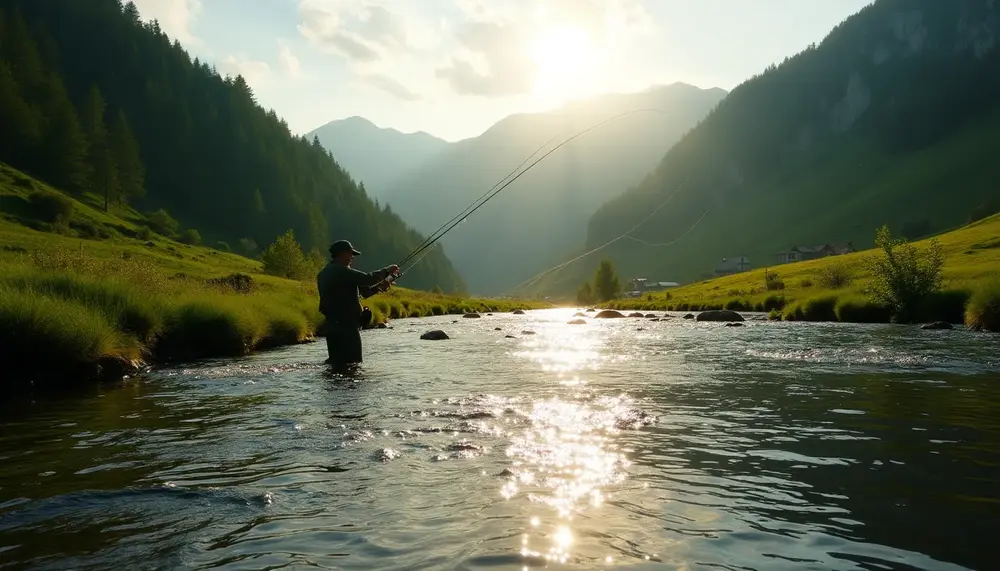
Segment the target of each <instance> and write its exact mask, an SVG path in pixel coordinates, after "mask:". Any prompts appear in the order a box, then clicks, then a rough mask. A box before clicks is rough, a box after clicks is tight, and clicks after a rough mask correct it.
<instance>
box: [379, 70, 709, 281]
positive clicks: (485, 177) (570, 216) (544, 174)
mask: <svg viewBox="0 0 1000 571" xmlns="http://www.w3.org/2000/svg"><path fill="white" fill-rule="evenodd" d="M724 96H725V91H723V90H721V89H699V88H696V87H693V86H690V85H684V84H674V85H668V86H661V87H656V88H653V89H650V90H648V91H644V92H639V93H630V94H614V95H604V96H600V97H596V98H593V99H591V100H583V101H577V102H572V103H570V104H567V105H566V106H564V107H563V108H561V109H557V110H555V111H552V112H544V113H531V114H519V115H513V116H510V117H507V118H505V119H503V120H502V121H500V122H498V123H497V124H496V125H494V126H492V127H491V128H490V129H488V130H487V131H486V132H485V133H483V134H482V135H480V136H478V137H475V138H472V139H467V140H464V141H461V142H458V143H455V144H453V145H451V146H450V147H449V149H448V150H447V151H445V152H444V153H442V154H441V155H439V156H437V157H436V158H435V159H433V160H432V161H430V162H429V163H427V164H426V165H425V166H424V167H422V168H420V169H417V170H415V171H412V172H409V173H406V175H405V176H403V177H402V178H401V179H400V180H399V181H398V183H397V184H396V185H394V186H393V187H392V188H389V189H386V190H385V191H384V192H381V191H379V196H383V197H384V201H383V203H384V202H385V201H388V203H389V205H390V206H391V207H392V209H393V211H395V212H396V213H397V214H399V215H400V216H401V217H403V218H404V219H405V220H407V221H408V222H409V223H410V224H412V225H413V226H414V227H415V228H416V229H417V230H419V231H421V232H426V233H429V232H433V231H434V230H436V229H437V228H438V227H439V226H440V225H441V224H444V223H445V222H447V221H448V220H449V219H450V218H452V217H453V216H454V215H456V214H458V213H459V212H461V211H462V209H464V208H465V207H466V206H467V205H469V204H471V203H472V202H473V201H475V200H477V199H478V198H479V197H480V196H482V195H483V194H485V193H487V192H488V191H489V190H490V189H491V188H493V187H494V185H497V184H498V183H499V182H500V181H502V180H503V179H504V178H505V177H506V176H507V175H508V173H510V172H511V171H513V170H515V169H516V168H518V166H519V165H522V163H524V161H525V159H527V158H528V157H529V156H531V155H532V153H536V151H537V154H535V155H534V156H531V161H534V160H535V159H538V158H540V157H541V156H542V155H543V154H545V153H546V152H547V151H550V150H551V149H553V148H554V147H555V146H557V145H558V144H559V143H561V142H562V141H564V140H565V139H567V138H569V137H571V136H573V135H575V134H577V133H579V132H580V131H583V130H584V129H587V128H589V127H593V126H594V125H597V124H598V123H600V122H602V121H605V120H607V119H610V118H612V117H617V116H619V115H621V114H623V113H626V112H629V111H634V110H637V109H645V110H648V109H656V110H659V112H650V111H645V112H640V113H635V114H632V115H627V116H625V117H622V118H619V119H616V120H615V121H613V122H610V123H607V124H605V125H602V126H601V127H600V128H597V129H594V130H593V131H591V132H589V133H587V134H586V135H584V136H582V137H580V138H578V139H576V140H574V141H572V142H570V143H568V144H567V145H565V146H564V147H562V148H560V149H559V150H558V151H556V152H554V153H552V154H551V155H549V156H548V157H546V158H545V159H544V161H542V162H540V163H538V165H537V166H535V167H533V168H532V170H531V171H530V172H528V173H526V174H525V175H524V176H522V177H520V178H518V179H517V180H516V181H515V182H513V183H512V184H511V185H510V186H508V187H507V188H505V189H504V190H503V192H502V193H500V194H498V195H497V196H496V197H495V198H493V199H492V200H491V201H490V203H489V204H487V205H486V206H484V207H483V208H482V209H481V210H479V211H477V212H476V213H475V214H473V215H472V216H470V217H469V218H468V219H467V220H466V221H465V222H464V223H462V224H461V225H459V226H456V227H455V229H454V230H453V231H452V232H451V233H449V234H448V235H447V236H445V237H444V238H443V239H442V241H441V242H442V244H444V247H445V250H446V251H447V252H448V257H449V259H451V260H452V262H454V264H455V267H456V269H457V270H458V272H459V273H460V274H461V275H462V277H463V279H464V281H465V283H466V284H468V288H469V291H471V292H475V293H481V294H489V295H495V294H498V293H500V292H502V291H504V290H505V289H506V288H508V287H510V286H512V285H514V284H516V283H517V282H519V281H521V280H524V279H526V278H528V277H529V276H531V275H532V274H533V273H535V272H538V271H539V270H541V269H543V268H544V267H545V264H547V263H549V261H550V260H551V259H552V257H553V256H557V255H559V254H561V253H562V252H564V251H566V250H567V249H569V248H571V247H572V246H573V245H575V244H579V243H581V242H582V241H583V240H584V238H585V236H586V233H585V224H586V221H587V219H588V218H589V217H590V216H591V215H592V214H593V212H594V209H596V208H597V207H598V206H600V205H601V204H602V203H603V202H604V201H606V200H607V199H608V198H610V197H612V196H614V195H615V194H617V193H619V192H621V190H622V189H623V188H625V187H627V186H630V185H635V184H638V183H639V182H640V181H641V180H642V178H643V176H645V174H646V173H647V172H649V170H650V169H651V168H653V166H655V165H656V163H657V162H658V161H659V160H660V158H661V157H662V156H663V153H665V152H666V151H667V149H669V148H670V146H671V145H673V144H674V143H675V142H676V141H677V140H679V139H680V137H681V136H682V135H683V134H684V133H685V131H687V130H688V129H690V128H691V127H693V126H694V125H695V124H697V122H698V121H699V120H701V119H702V118H704V117H705V116H706V115H707V114H708V112H709V111H710V110H711V109H712V108H713V107H714V106H715V105H716V104H718V102H719V101H720V100H721V99H722V98H723V97H724ZM553 138H554V140H552V141H551V142H550V143H548V145H546V142H548V141H550V139H553ZM540 147H544V148H542V150H541V151H538V149H539V148H540ZM529 163H530V161H529ZM523 166H524V167H527V164H524V165H523Z"/></svg>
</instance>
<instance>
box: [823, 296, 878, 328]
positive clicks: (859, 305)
mask: <svg viewBox="0 0 1000 571" xmlns="http://www.w3.org/2000/svg"><path fill="white" fill-rule="evenodd" d="M833 311H834V313H835V314H836V318H837V321H843V322H847V323H885V322H887V321H889V318H890V317H891V314H892V312H891V311H890V310H889V308H888V307H886V306H884V305H882V304H880V303H878V302H875V301H873V300H872V299H871V298H868V297H867V296H863V295H847V296H843V297H839V298H837V303H836V305H835V306H834V309H833Z"/></svg>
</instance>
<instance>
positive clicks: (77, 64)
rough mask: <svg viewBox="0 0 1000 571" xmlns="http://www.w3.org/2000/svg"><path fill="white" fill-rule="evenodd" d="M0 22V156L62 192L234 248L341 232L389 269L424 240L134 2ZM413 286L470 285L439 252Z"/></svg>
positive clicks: (11, 16) (38, 5)
mask: <svg viewBox="0 0 1000 571" xmlns="http://www.w3.org/2000/svg"><path fill="white" fill-rule="evenodd" d="M9 7H15V8H16V10H14V9H9ZM0 22H2V24H0V125H3V128H2V131H3V134H2V135H0V161H2V162H7V163H10V164H12V165H14V166H16V167H17V168H19V169H21V170H25V171H29V172H32V173H33V174H34V175H35V176H37V177H38V178H40V179H42V180H44V181H45V182H47V183H49V184H52V185H53V186H56V187H58V188H59V189H60V190H63V191H66V192H72V193H80V192H84V191H88V190H89V191H96V192H97V193H98V194H99V195H101V196H102V197H103V198H104V202H105V210H106V211H107V209H108V208H109V207H110V206H111V205H112V204H116V203H117V204H120V205H125V204H126V203H133V204H134V205H135V206H137V207H139V208H140V209H141V210H144V211H148V210H155V209H163V210H164V211H169V212H170V213H171V215H172V216H173V217H176V218H177V220H179V221H181V222H183V226H184V227H193V228H198V229H200V230H201V231H202V232H204V233H206V235H207V234H210V235H212V236H213V238H214V239H220V240H226V241H228V242H230V243H235V242H236V241H238V240H240V239H242V238H247V239H251V240H253V241H255V242H256V243H261V244H266V243H270V242H272V241H273V240H274V239H275V238H277V237H278V236H279V235H280V234H282V233H283V232H284V231H285V230H287V229H289V228H292V229H294V230H295V232H296V235H298V236H300V238H301V239H302V240H303V244H304V246H305V248H306V250H307V251H308V250H311V249H313V248H319V249H320V250H325V248H326V247H327V246H329V242H330V240H331V238H330V237H331V234H332V233H333V232H334V230H335V231H336V233H337V234H338V235H343V236H346V237H349V238H350V239H351V240H352V241H353V242H354V243H355V244H358V245H359V246H360V247H362V248H363V249H364V250H365V254H366V257H365V260H366V261H368V260H371V261H372V262H373V263H375V264H377V265H384V264H388V263H390V262H391V261H393V260H399V259H401V258H402V257H404V256H405V255H406V254H408V253H409V252H410V251H411V250H412V249H413V248H414V247H416V246H417V245H418V244H420V243H421V242H423V240H424V237H423V236H422V235H420V234H419V233H418V232H416V231H414V230H413V229H412V228H410V227H409V226H407V225H406V224H405V223H404V222H403V220H401V219H400V218H399V217H398V216H397V215H395V214H394V213H393V212H391V211H389V210H382V209H380V208H378V207H376V206H375V204H374V203H373V202H372V201H371V200H370V199H369V197H368V196H366V195H365V194H364V193H363V192H362V191H361V189H360V188H359V187H358V185H357V184H355V182H354V181H352V180H351V178H350V176H349V175H348V173H347V172H346V171H345V170H344V169H343V168H341V166H340V165H339V164H337V162H336V161H335V160H334V158H333V157H332V156H331V155H330V153H329V152H328V151H326V150H325V149H324V148H323V147H322V146H321V145H320V144H319V143H318V142H317V141H316V140H315V139H314V140H307V139H306V138H305V137H302V136H297V135H295V134H293V133H292V131H291V129H290V128H289V127H288V124H287V123H286V122H285V121H284V120H282V119H281V118H280V117H278V116H277V114H276V113H274V112H273V111H269V110H266V109H264V108H263V107H261V106H260V105H259V104H258V103H257V101H256V99H255V97H254V94H253V91H252V90H251V89H250V87H249V86H248V85H247V82H246V80H245V79H244V78H243V77H241V76H239V75H237V76H235V77H228V76H227V77H223V76H222V75H220V74H219V73H218V71H216V70H215V69H214V68H213V67H212V66H211V65H210V64H208V63H206V62H202V61H200V60H198V59H197V58H193V57H192V56H191V55H190V54H188V53H187V52H186V51H185V50H184V49H183V47H182V46H181V45H180V44H179V43H176V42H174V41H172V40H171V39H170V38H168V37H167V35H166V34H165V33H164V32H163V31H162V30H161V28H160V27H159V25H158V24H157V23H156V22H155V21H143V19H142V18H138V17H137V10H136V9H135V7H134V6H132V5H130V4H127V3H125V4H123V3H122V2H115V1H112V0H95V1H93V2H89V1H88V2H25V1H14V0H12V1H8V2H2V3H0ZM68 22H72V25H68V24H67V23H68ZM151 62H152V63H151ZM74 102H76V104H77V105H74ZM157 231H158V232H163V233H164V235H168V236H172V235H174V234H175V233H176V229H173V230H170V229H166V228H164V227H163V226H162V225H161V227H160V228H159V229H157ZM248 253H249V252H248ZM407 283H410V284H413V285H415V286H417V287H427V288H430V287H433V286H434V285H436V284H441V285H442V287H444V289H446V290H448V291H458V290H461V289H462V288H463V287H464V283H463V281H462V279H461V277H460V276H459V275H458V273H457V272H456V271H455V269H454V267H453V266H452V265H451V262H450V261H449V260H448V258H447V257H446V256H445V255H444V253H443V251H442V250H441V249H440V248H438V249H435V250H434V251H432V252H430V253H428V255H427V257H426V258H424V259H423V261H422V262H421V263H420V264H419V265H417V266H416V267H415V268H413V269H412V270H411V271H409V272H408V274H407Z"/></svg>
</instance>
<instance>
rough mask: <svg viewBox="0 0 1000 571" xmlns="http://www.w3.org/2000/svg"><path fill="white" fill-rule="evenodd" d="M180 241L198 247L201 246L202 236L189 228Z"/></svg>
mask: <svg viewBox="0 0 1000 571" xmlns="http://www.w3.org/2000/svg"><path fill="white" fill-rule="evenodd" d="M180 241H181V242H183V243H185V244H190V245H192V246H197V245H198V244H201V234H199V233H198V231H197V230H195V229H194V228H188V229H187V230H185V231H184V233H183V234H181V240H180Z"/></svg>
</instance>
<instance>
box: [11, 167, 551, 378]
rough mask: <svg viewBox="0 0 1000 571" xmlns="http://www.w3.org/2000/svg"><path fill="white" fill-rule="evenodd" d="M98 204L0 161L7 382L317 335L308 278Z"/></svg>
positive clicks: (415, 296) (429, 310)
mask: <svg viewBox="0 0 1000 571" xmlns="http://www.w3.org/2000/svg"><path fill="white" fill-rule="evenodd" d="M40 198H43V199H44V200H40ZM53 203H58V204H61V205H63V206H65V205H66V204H68V205H69V208H68V209H63V208H62V207H60V208H52V207H51V205H52V204H53ZM100 204H101V200H100V198H99V197H96V196H92V195H81V196H79V197H70V196H68V195H65V194H63V193H60V192H58V191H56V190H54V189H52V188H51V187H49V186H47V185H45V184H44V183H41V182H39V181H38V180H36V179H33V178H31V177H29V176H27V175H26V174H24V173H23V172H20V171H18V170H16V169H13V168H11V167H9V166H7V165H4V164H2V163H0V361H2V362H3V363H4V369H5V371H6V374H5V375H4V379H5V382H6V383H10V386H17V385H20V384H22V383H25V382H28V381H36V382H39V383H42V384H47V383H63V382H68V383H75V382H79V381H81V380H83V379H89V378H95V377H96V378H102V377H103V378H107V377H111V378H118V377H120V376H121V375H122V374H125V373H127V372H130V371H134V370H136V368H137V367H140V366H141V365H142V364H143V363H144V362H160V361H171V360H185V359H196V358H203V357H221V356H237V355H244V354H247V353H249V352H252V351H255V350H259V349H265V348H268V347H274V346H277V345H284V344H290V343H298V342H305V341H309V340H312V339H313V338H314V337H315V336H316V335H317V334H320V333H321V331H322V325H323V323H322V316H321V315H320V314H319V312H318V310H317V296H316V289H315V284H314V282H313V281H312V280H311V279H306V280H304V281H295V280H289V279H284V278H279V277H275V276H271V275H266V274H264V273H263V272H262V266H261V263H260V262H259V261H257V260H253V259H248V258H245V257H242V256H238V255H235V254H232V253H229V252H224V251H220V250H217V249H211V248H206V247H202V246H196V245H190V244H182V243H180V242H177V241H175V240H173V239H171V238H167V237H164V236H162V235H159V234H157V233H155V232H152V231H150V230H149V228H148V226H147V223H148V221H147V220H145V219H144V218H143V217H142V216H141V215H140V214H139V213H137V212H135V211H132V210H123V211H121V215H120V216H119V215H117V214H116V213H115V212H114V211H112V212H111V213H105V212H103V211H101V210H99V209H98V208H97V206H98V205H100ZM53 213H55V214H56V215H55V216H53ZM362 269H366V268H365V267H363V266H362ZM367 269H372V268H367ZM366 305H368V306H369V307H371V308H372V310H373V313H374V315H375V319H376V321H377V322H384V321H385V320H386V319H388V318H390V317H411V316H422V315H432V314H444V313H464V312H469V311H507V310H510V309H512V308H514V307H522V306H524V307H529V306H538V305H539V304H520V303H517V302H513V301H504V302H501V301H494V300H487V299H465V298H459V297H454V296H445V295H436V294H431V293H426V292H420V291H413V290H406V289H403V288H393V289H392V290H390V291H389V292H387V293H384V294H379V295H378V296H374V297H372V298H369V299H368V300H366Z"/></svg>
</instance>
